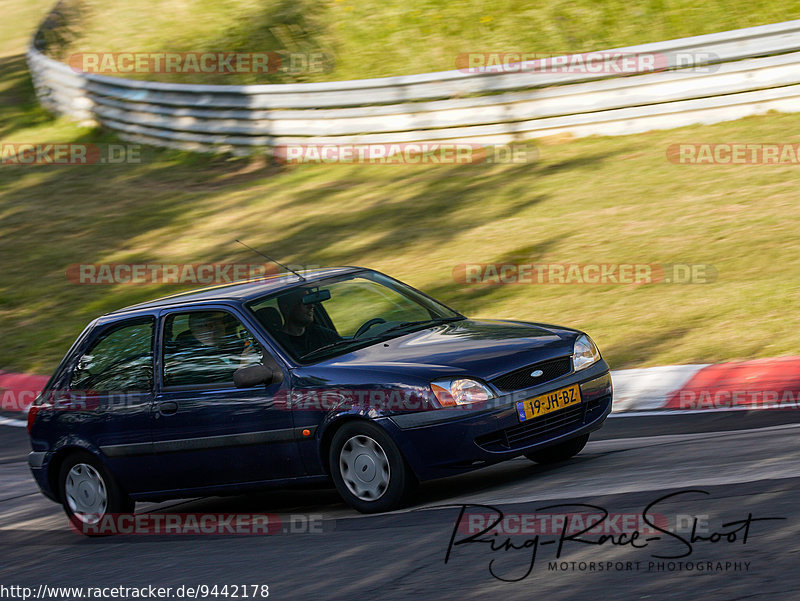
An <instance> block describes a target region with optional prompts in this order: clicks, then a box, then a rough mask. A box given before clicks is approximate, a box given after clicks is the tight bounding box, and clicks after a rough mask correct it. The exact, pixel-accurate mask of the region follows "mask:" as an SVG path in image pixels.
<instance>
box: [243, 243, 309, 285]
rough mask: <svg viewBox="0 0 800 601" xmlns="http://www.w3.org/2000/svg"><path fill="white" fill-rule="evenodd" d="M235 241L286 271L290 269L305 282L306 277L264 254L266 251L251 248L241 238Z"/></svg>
mask: <svg viewBox="0 0 800 601" xmlns="http://www.w3.org/2000/svg"><path fill="white" fill-rule="evenodd" d="M235 242H238V243H239V244H241V245H242V246H244V247H245V248H249V249H250V250H252V251H253V252H254V253H256V254H259V255H261V256H262V257H265V258H267V259H269V260H270V261H272V262H273V263H275V264H276V265H279V266H280V267H283V268H284V269H285V270H286V271H291V272H292V273H293V274H295V275H296V276H297V277H298V278H300V280H302V281H303V282H305V281H306V279H305V278H304V277H303V276H302V275H300V274H299V273H297V272H296V271H295V270H294V269H292V268H291V267H287V266H286V265H284V264H283V263H279V262H278V261H276V260H275V259H273V258H272V257H270V256H269V255H268V254H266V253H262V252H261V251H260V250H256V249H255V248H253V247H252V246H248V245H247V244H245V243H244V242H242V241H241V240H235Z"/></svg>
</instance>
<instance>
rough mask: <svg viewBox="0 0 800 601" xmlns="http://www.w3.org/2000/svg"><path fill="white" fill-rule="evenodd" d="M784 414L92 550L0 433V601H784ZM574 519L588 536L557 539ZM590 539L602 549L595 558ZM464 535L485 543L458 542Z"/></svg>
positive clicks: (323, 497) (713, 420)
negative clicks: (158, 590) (252, 524)
mask: <svg viewBox="0 0 800 601" xmlns="http://www.w3.org/2000/svg"><path fill="white" fill-rule="evenodd" d="M798 413H800V412H760V413H751V412H746V413H745V412H738V413H736V414H733V413H726V414H715V415H712V414H709V415H673V416H663V417H659V418H647V417H641V418H639V417H630V418H616V419H613V418H612V419H610V420H609V421H608V423H607V426H606V427H605V428H604V429H603V430H601V431H600V432H597V433H596V434H595V435H594V436H593V439H592V441H591V442H590V443H589V445H588V446H587V448H586V449H585V450H584V451H583V452H582V453H581V454H580V455H579V456H577V457H576V458H574V459H572V460H570V461H568V462H565V463H562V464H560V465H555V466H546V467H545V466H538V465H535V464H533V463H531V462H529V461H528V460H526V459H515V460H512V461H509V462H506V463H504V464H500V465H497V466H493V467H490V468H486V469H483V470H479V471H477V472H473V473H471V474H467V475H464V476H458V477H453V478H448V479H445V480H440V481H436V482H431V483H426V484H423V485H422V486H421V487H420V489H419V490H418V492H417V496H416V504H415V505H414V506H413V507H410V508H408V509H406V510H402V511H399V512H394V513H391V514H382V515H375V516H362V515H360V514H358V513H356V512H354V511H352V510H350V509H349V508H347V507H346V506H345V505H343V504H342V503H341V501H340V500H339V498H338V496H337V495H336V493H335V491H333V490H332V489H303V490H281V491H270V492H263V493H258V494H254V495H248V496H236V497H226V498H222V497H214V498H209V499H194V500H186V501H178V502H175V501H173V502H168V503H161V504H139V505H137V513H141V512H146V513H154V514H161V513H164V514H169V513H182V514H185V513H204V514H205V513H224V514H231V513H236V514H240V513H270V514H276V515H277V516H279V518H280V521H279V524H280V532H278V533H276V534H274V535H269V536H257V535H199V536H198V535H139V536H110V537H104V538H93V539H90V538H86V537H83V536H80V535H78V534H75V533H73V532H72V531H70V529H69V528H68V527H67V524H66V518H65V517H64V515H63V513H62V512H61V509H60V507H58V506H57V505H55V504H54V503H52V502H51V501H48V500H47V499H45V498H44V497H43V496H42V495H41V494H40V493H39V492H38V490H37V488H36V486H35V484H34V482H33V481H32V479H31V478H30V475H29V473H28V470H27V464H26V462H25V455H26V454H27V451H28V442H27V435H26V432H25V429H24V428H18V427H9V426H8V425H0V558H2V559H1V560H0V599H2V598H13V597H14V595H15V594H16V595H17V596H16V598H22V594H23V590H24V589H21V588H8V587H31V591H30V593H31V594H33V595H34V596H35V595H36V594H37V593H38V594H39V595H40V598H43V599H51V598H53V599H55V598H65V599H76V598H79V597H80V596H81V594H83V595H86V594H87V593H86V589H84V590H83V591H52V590H44V592H39V587H40V585H50V586H55V587H147V586H153V587H172V590H171V591H170V598H179V597H177V594H179V593H178V591H179V589H180V587H182V586H183V587H184V589H182V590H183V591H184V595H186V592H185V591H187V588H188V587H195V588H196V587H200V586H202V585H206V586H208V587H209V588H208V589H207V591H206V592H208V593H209V594H207V595H203V594H200V595H198V598H207V599H226V598H229V599H230V598H234V597H233V594H234V593H236V594H237V597H235V598H238V599H242V598H249V599H259V598H263V594H264V593H266V592H267V589H265V588H261V585H268V587H269V589H268V592H269V598H270V599H314V600H316V599H356V600H361V599H364V600H372V599H425V600H427V599H490V600H494V599H498V600H502V601H507V600H509V599H531V598H542V599H548V600H549V601H559V600H562V599H563V600H570V601H571V600H575V599H592V600H596V599H608V600H612V599H620V600H622V599H625V600H630V599H695V598H697V599H700V598H702V599H704V600H711V599H724V600H725V601H732V600H734V599H748V600H750V599H765V600H769V601H776V600H780V599H798V598H800V572H798V565H800V527H798V526H799V525H800V503H798V498H800V443H799V442H798V437H800V423H797V422H798V421H800V419H799V418H798ZM673 493H678V494H673ZM668 495H672V496H668ZM665 497H666V498H665ZM659 499H661V500H660V501H659ZM653 502H656V504H655V505H653V506H652V507H651V509H650V510H649V511H648V512H647V515H648V519H649V521H650V522H652V523H654V524H655V526H656V527H658V528H663V530H664V531H661V530H660V529H656V528H654V527H653V526H652V525H650V524H648V523H647V522H644V521H643V520H642V517H641V516H642V513H643V512H644V510H645V508H646V507H647V506H648V505H650V504H651V503H653ZM572 504H581V505H586V504H589V505H592V506H593V508H591V509H589V508H586V507H578V506H573V505H572ZM464 505H467V507H466V509H465V510H464V511H465V513H464V515H463V516H462V518H461V525H460V527H459V528H455V524H456V521H457V519H458V518H459V515H460V512H461V509H462V506H464ZM475 505H482V506H487V507H475ZM552 505H558V507H552V508H550V509H543V508H544V507H546V506H552ZM603 509H605V510H606V511H608V512H609V516H608V517H607V518H605V520H602V518H601V517H598V516H600V515H601V511H602V510H603ZM498 512H502V515H503V519H502V521H500V522H499V523H498V526H497V528H496V529H494V530H489V531H487V532H485V533H484V534H483V535H481V534H480V531H481V529H482V527H485V525H487V524H488V522H487V520H488V519H489V518H490V517H491V518H492V519H494V518H496V517H498V516H499V515H500V513H498ZM472 514H475V515H472ZM534 514H535V516H536V517H533V515H534ZM580 514H584V515H580ZM585 514H590V515H591V516H593V517H589V516H587V515H585ZM559 516H560V517H559ZM584 518H585V519H587V520H589V519H592V520H595V521H593V522H592V523H593V524H595V525H596V529H595V530H593V531H591V532H587V533H585V534H583V535H580V536H579V538H581V539H583V540H582V541H581V540H572V537H573V536H574V532H575V530H578V529H580V527H581V525H582V522H579V521H577V520H582V519H584ZM748 518H749V521H748ZM762 518H781V519H769V520H764V519H762ZM559 519H560V520H561V521H558V520H559ZM536 520H538V521H536ZM601 520H602V521H601ZM626 520H627V521H626ZM695 520H697V522H696V524H697V526H696V528H695V540H694V542H692V540H691V527H692V525H693V524H694V523H695ZM565 523H566V524H567V525H568V528H569V529H568V531H565V530H564V529H563V528H562V526H563V525H564V524H565ZM537 524H538V525H537ZM586 524H587V525H588V524H589V522H588V521H587V522H586ZM670 529H672V531H670ZM634 531H639V532H640V534H639V535H635V534H634ZM745 531H746V532H745ZM622 532H624V536H623V535H622V534H621V533H622ZM537 533H538V539H537V538H536V536H537ZM604 533H605V534H610V535H611V536H613V538H611V539H608V538H606V540H605V542H603V544H597V543H599V541H600V536H601V534H604ZM715 533H717V534H716V535H715ZM473 535H474V538H475V539H484V540H486V541H489V542H467V541H468V539H469V538H470V536H473ZM637 536H638V538H636V537H637ZM697 537H702V538H697ZM706 539H711V540H706ZM714 541H715V542H714ZM559 542H560V543H561V545H560V546H561V549H560V556H559V557H558V558H557V557H556V556H557V555H559V550H558V547H559ZM591 543H594V544H591ZM512 545H513V546H512ZM448 551H449V556H448ZM534 551H535V557H534ZM681 555H683V557H679V556H681ZM654 556H661V558H657V557H654ZM446 558H447V561H445V559H446ZM501 579H504V580H501ZM214 585H217V587H218V589H217V593H218V594H217V596H216V597H215V596H214V595H213V586H214ZM224 585H228V589H227V591H226V592H227V596H226V595H225V593H224V592H223V588H222V587H223V586H224ZM234 585H237V588H234ZM245 585H246V586H247V588H243V587H244V586H245ZM254 585H257V587H254ZM3 587H6V588H5V589H4V588H3ZM253 593H255V594H253ZM124 594H126V595H127V596H128V598H133V595H135V594H136V593H134V592H133V591H130V590H129V591H127V592H124ZM245 594H246V595H247V597H245V596H244V595H245Z"/></svg>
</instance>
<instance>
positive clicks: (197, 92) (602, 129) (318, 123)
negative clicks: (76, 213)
mask: <svg viewBox="0 0 800 601" xmlns="http://www.w3.org/2000/svg"><path fill="white" fill-rule="evenodd" d="M37 38H39V36H38V35H37V36H36V37H35V38H34V39H37ZM603 52H606V53H609V54H610V53H624V54H637V55H641V54H657V55H659V56H660V57H661V58H662V60H663V61H665V65H664V67H665V68H664V69H663V70H659V71H657V72H648V73H642V74H635V75H625V76H619V75H614V74H613V73H552V72H550V73H547V72H541V71H539V70H536V68H535V67H534V68H532V69H527V70H526V69H522V70H520V71H519V72H513V73H467V72H463V71H458V70H455V71H443V72H438V73H425V74H420V75H409V76H399V77H386V78H377V79H362V80H350V81H336V82H325V83H303V84H269V85H191V84H177V83H163V82H147V81H139V80H131V79H123V78H119V77H109V76H105V75H96V74H88V73H79V72H75V71H73V70H72V69H71V68H70V67H69V66H67V65H65V64H63V63H60V62H58V61H56V60H53V59H51V58H49V57H47V56H45V55H44V54H43V53H42V52H41V50H40V49H39V48H36V47H35V44H32V45H31V47H30V49H29V51H28V56H27V58H28V65H29V68H30V71H31V73H32V76H33V81H34V86H35V88H36V93H37V95H38V97H39V99H40V102H41V103H42V104H43V105H44V106H46V107H47V108H49V109H50V110H53V111H54V112H56V113H60V114H65V115H69V116H71V117H73V118H75V119H78V120H80V121H84V122H92V123H99V124H102V125H103V126H105V127H107V128H109V129H112V130H114V131H116V132H118V134H119V135H120V137H122V138H124V139H128V140H131V141H138V142H143V143H147V144H152V145H158V146H168V147H173V148H180V149H184V150H193V151H211V152H220V151H228V152H234V153H237V154H238V153H246V152H253V151H254V150H257V149H259V148H261V149H262V150H263V149H267V150H269V149H270V148H272V147H275V146H278V145H282V144H297V143H300V144H309V143H332V144H366V143H404V142H434V141H438V142H443V141H450V142H452V141H462V142H470V143H477V144H507V143H510V142H513V141H518V140H523V139H531V138H537V137H542V136H548V135H554V134H563V133H567V134H571V135H575V136H585V135H592V134H599V135H617V134H629V133H637V132H642V131H648V130H652V129H669V128H673V127H681V126H684V125H690V124H694V123H714V122H719V121H727V120H732V119H738V118H741V117H744V116H747V115H753V114H759V113H764V112H766V111H769V110H777V111H782V112H796V111H800V20H797V21H787V22H784V23H775V24H771V25H763V26H759V27H751V28H747V29H738V30H734V31H727V32H721V33H714V34H710V35H703V36H696V37H691V38H683V39H678V40H670V41H666V42H657V43H653V44H643V45H639V46H632V47H626V48H618V49H614V50H608V51H603ZM687 57H694V58H695V60H693V61H690V62H689V64H688V65H687V63H686V58H687Z"/></svg>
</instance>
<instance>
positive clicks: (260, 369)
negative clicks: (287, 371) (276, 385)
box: [233, 364, 275, 388]
mask: <svg viewBox="0 0 800 601" xmlns="http://www.w3.org/2000/svg"><path fill="white" fill-rule="evenodd" d="M274 380H275V372H274V371H273V370H272V369H270V368H269V367H267V366H265V365H260V364H258V365H248V366H247V367H240V368H239V369H237V370H236V371H235V372H233V383H234V385H235V386H236V388H253V387H254V386H258V385H259V384H264V385H268V384H272V382H273V381H274Z"/></svg>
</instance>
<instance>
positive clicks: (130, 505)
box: [58, 452, 135, 536]
mask: <svg viewBox="0 0 800 601" xmlns="http://www.w3.org/2000/svg"><path fill="white" fill-rule="evenodd" d="M58 484H59V494H60V499H61V504H62V506H63V507H64V512H65V513H66V514H67V517H68V518H69V521H70V522H71V524H72V526H73V527H74V529H75V530H77V531H78V532H79V533H81V534H85V535H87V536H98V528H97V525H98V524H100V522H101V521H102V520H103V518H104V517H105V516H106V515H113V514H120V513H133V510H134V507H135V503H134V501H133V500H132V499H131V498H130V497H129V496H128V495H127V494H126V493H125V492H124V491H123V490H122V489H121V488H120V487H119V485H118V484H117V482H116V480H114V477H113V476H112V475H111V474H110V473H109V471H108V470H107V469H106V467H105V466H104V465H103V464H102V463H101V462H100V460H99V459H97V458H96V457H95V456H94V455H91V454H90V453H83V452H81V453H75V454H73V455H71V456H70V457H68V458H67V459H66V460H65V461H64V463H63V464H62V465H61V469H60V470H59V476H58Z"/></svg>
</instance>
